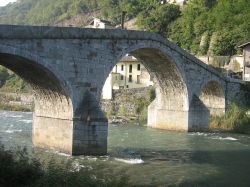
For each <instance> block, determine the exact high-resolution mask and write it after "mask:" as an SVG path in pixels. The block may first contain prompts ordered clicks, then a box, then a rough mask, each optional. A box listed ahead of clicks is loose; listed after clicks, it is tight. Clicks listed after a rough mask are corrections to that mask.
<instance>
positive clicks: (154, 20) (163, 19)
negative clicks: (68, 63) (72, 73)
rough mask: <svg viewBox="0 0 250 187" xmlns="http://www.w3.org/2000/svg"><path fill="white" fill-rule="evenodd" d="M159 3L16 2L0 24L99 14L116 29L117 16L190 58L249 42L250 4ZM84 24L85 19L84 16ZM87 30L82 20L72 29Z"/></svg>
mask: <svg viewBox="0 0 250 187" xmlns="http://www.w3.org/2000/svg"><path fill="white" fill-rule="evenodd" d="M160 2H161V1H160V0H53V1H52V0H18V2H17V3H13V4H10V5H8V6H6V7H3V8H0V23H1V24H24V25H56V23H58V22H60V21H63V20H68V19H70V18H72V17H74V16H78V17H79V16H83V15H84V14H86V13H88V12H92V11H95V10H100V14H98V15H99V16H101V17H102V18H104V19H108V20H110V21H112V22H113V23H115V24H118V23H119V22H120V15H121V12H122V11H126V19H127V20H128V19H131V18H137V25H138V26H139V27H140V28H141V29H143V30H149V31H153V32H158V33H160V34H162V35H163V36H165V37H166V38H168V39H170V40H172V41H173V42H175V43H178V44H179V45H180V46H181V47H183V48H185V49H187V50H189V51H190V52H192V53H195V54H208V53H209V54H215V55H233V54H236V53H237V52H239V51H238V48H237V46H238V45H239V44H241V43H243V42H246V41H249V40H250V32H249V31H250V24H249V20H250V3H249V0H189V1H188V2H189V3H188V4H187V5H184V7H179V6H177V5H173V4H168V3H166V2H165V3H164V4H161V3H160ZM84 19H87V18H86V17H84ZM84 25H86V21H85V22H84V21H83V22H82V23H78V24H77V26H84Z"/></svg>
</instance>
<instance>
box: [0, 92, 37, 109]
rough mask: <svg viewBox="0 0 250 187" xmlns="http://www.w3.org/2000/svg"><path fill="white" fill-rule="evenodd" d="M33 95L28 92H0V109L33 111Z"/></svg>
mask: <svg viewBox="0 0 250 187" xmlns="http://www.w3.org/2000/svg"><path fill="white" fill-rule="evenodd" d="M33 106H34V104H33V96H32V95H31V94H29V93H9V92H0V110H8V111H22V112H32V111H33V108H34V107H33Z"/></svg>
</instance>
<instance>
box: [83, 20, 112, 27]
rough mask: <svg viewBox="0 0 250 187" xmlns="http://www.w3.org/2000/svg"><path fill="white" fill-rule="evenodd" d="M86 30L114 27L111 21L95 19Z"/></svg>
mask: <svg viewBox="0 0 250 187" xmlns="http://www.w3.org/2000/svg"><path fill="white" fill-rule="evenodd" d="M86 28H94V29H112V28H114V25H112V23H111V22H110V21H107V20H103V19H99V18H95V17H94V18H93V20H92V21H91V22H90V23H89V25H88V26H87V27H86Z"/></svg>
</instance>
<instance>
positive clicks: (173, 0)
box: [161, 0, 188, 6]
mask: <svg viewBox="0 0 250 187" xmlns="http://www.w3.org/2000/svg"><path fill="white" fill-rule="evenodd" d="M187 2H188V0H161V4H164V3H172V4H178V5H180V6H182V5H185V4H186V3H187Z"/></svg>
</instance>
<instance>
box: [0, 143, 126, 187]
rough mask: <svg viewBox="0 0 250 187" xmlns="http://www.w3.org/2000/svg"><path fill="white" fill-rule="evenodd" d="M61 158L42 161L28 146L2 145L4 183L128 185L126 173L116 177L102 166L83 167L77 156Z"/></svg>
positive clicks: (0, 169) (0, 158) (0, 157)
mask: <svg viewBox="0 0 250 187" xmlns="http://www.w3.org/2000/svg"><path fill="white" fill-rule="evenodd" d="M58 160H59V159H58V158H57V159H53V158H49V159H48V160H47V161H46V162H44V161H40V160H38V159H37V158H36V157H31V155H30V154H28V152H27V150H26V149H25V148H24V149H22V150H16V151H10V150H5V149H4V147H3V146H2V145H0V165H1V167H0V176H1V177H0V186H12V187H15V186H36V187H39V186H41V187H46V186H54V187H57V186H58V187H59V186H65V187H67V186H79V187H81V186H82V187H85V186H92V187H95V186H112V187H116V186H117V187H118V186H119V187H120V186H121V187H123V186H128V184H127V182H126V181H127V180H126V178H125V177H124V178H123V177H121V178H118V177H113V176H112V175H114V173H112V171H109V172H107V173H101V172H98V171H99V170H98V168H94V169H92V170H90V169H89V168H88V167H84V166H82V167H81V165H79V164H77V163H76V162H74V160H73V159H62V160H60V161H58ZM60 162H61V163H60ZM117 178H118V179H117Z"/></svg>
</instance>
